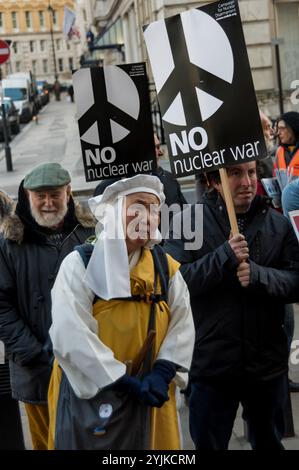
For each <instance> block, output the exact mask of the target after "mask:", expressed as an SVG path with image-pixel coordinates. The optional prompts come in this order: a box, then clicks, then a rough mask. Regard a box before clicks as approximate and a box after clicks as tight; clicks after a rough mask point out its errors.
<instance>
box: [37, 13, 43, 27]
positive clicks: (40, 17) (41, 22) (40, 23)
mask: <svg viewBox="0 0 299 470" xmlns="http://www.w3.org/2000/svg"><path fill="white" fill-rule="evenodd" d="M38 17H39V25H40V27H41V28H44V27H45V12H44V11H39V12H38Z"/></svg>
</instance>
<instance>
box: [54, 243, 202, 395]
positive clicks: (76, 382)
mask: <svg viewBox="0 0 299 470" xmlns="http://www.w3.org/2000/svg"><path fill="white" fill-rule="evenodd" d="M139 257H140V252H135V253H134V255H133V257H131V259H130V269H132V268H133V267H134V266H135V265H136V264H137V262H138V260H139ZM84 274H85V266H84V263H83V261H82V259H81V256H80V254H79V253H78V252H77V251H74V252H72V253H70V254H69V255H68V256H67V257H66V258H65V259H64V261H63V262H62V264H61V267H60V270H59V273H58V275H57V278H56V282H55V284H54V287H53V290H52V319H53V323H52V326H51V328H50V337H51V340H52V343H53V349H54V354H55V357H56V358H57V360H58V362H59V364H60V366H61V367H62V369H63V370H64V372H65V374H66V376H67V378H68V380H69V382H70V384H71V386H72V388H73V390H74V392H75V394H76V395H77V396H78V397H79V398H85V399H88V398H92V397H93V396H95V395H96V394H97V393H98V392H99V390H101V389H102V388H103V387H106V386H107V385H110V384H111V383H113V382H115V381H116V380H117V379H119V378H120V377H121V376H122V375H124V374H125V372H126V370H125V369H126V368H125V365H124V364H123V363H122V362H120V361H118V360H117V359H115V357H114V354H113V351H112V350H111V349H110V348H108V347H107V346H105V344H104V343H103V342H102V341H101V340H100V339H99V337H98V323H97V321H96V320H95V319H94V317H93V316H92V308H93V300H94V293H93V292H92V291H91V290H90V289H89V288H88V287H87V286H86V284H85V283H84V282H83V278H84ZM167 303H168V305H169V309H170V314H171V320H170V323H169V327H168V331H167V335H166V337H165V339H164V341H163V343H162V345H161V347H160V350H159V353H158V355H157V359H166V360H169V361H172V362H174V363H175V364H177V365H179V366H180V369H181V370H180V371H179V372H177V374H176V377H175V382H176V384H177V385H178V386H179V387H181V388H184V387H185V386H186V384H187V373H186V372H187V371H188V370H189V368H190V364H191V360H192V353H193V347H194V336H195V333H194V324H193V318H192V312H191V307H190V297H189V291H188V288H187V285H186V283H185V281H184V279H183V277H182V275H181V273H180V271H179V270H178V271H177V272H176V273H175V275H174V276H173V277H172V278H171V279H170V280H169V290H168V302H167Z"/></svg>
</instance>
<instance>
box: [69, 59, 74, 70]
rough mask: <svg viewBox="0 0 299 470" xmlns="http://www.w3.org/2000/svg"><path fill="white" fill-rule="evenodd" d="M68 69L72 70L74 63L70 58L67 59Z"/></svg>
mask: <svg viewBox="0 0 299 470" xmlns="http://www.w3.org/2000/svg"><path fill="white" fill-rule="evenodd" d="M69 69H70V70H71V71H72V70H73V69H74V61H73V58H72V57H69Z"/></svg>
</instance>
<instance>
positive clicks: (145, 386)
mask: <svg viewBox="0 0 299 470" xmlns="http://www.w3.org/2000/svg"><path fill="white" fill-rule="evenodd" d="M175 373H176V366H175V365H174V364H173V363H172V362H170V361H166V360H163V359H161V360H159V361H156V362H155V363H154V365H153V368H152V371H151V373H150V374H149V375H146V376H145V377H144V379H143V381H142V383H141V397H140V398H141V401H142V402H143V403H144V404H146V405H148V406H155V407H157V408H161V406H162V405H163V404H164V403H165V402H166V401H167V400H169V396H168V389H169V384H170V382H171V381H172V379H173V377H174V376H175Z"/></svg>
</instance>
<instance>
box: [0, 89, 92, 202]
mask: <svg viewBox="0 0 299 470" xmlns="http://www.w3.org/2000/svg"><path fill="white" fill-rule="evenodd" d="M75 113H76V107H75V104H74V103H69V102H68V101H67V100H66V95H64V94H62V98H61V101H53V98H52V101H50V103H49V104H48V105H46V106H45V107H44V108H43V109H42V111H41V112H40V113H39V115H38V124H36V122H34V121H31V122H30V123H29V124H27V125H26V126H25V127H24V128H23V129H22V131H21V132H20V134H18V135H17V136H16V137H15V138H14V139H13V141H12V142H11V144H10V148H11V154H12V164H13V171H12V172H7V171H6V159H5V152H4V150H2V151H1V152H0V188H1V189H2V190H3V191H5V192H6V193H7V194H9V195H10V196H12V197H14V198H16V197H17V190H18V186H19V184H20V181H21V180H22V179H23V178H24V176H25V174H26V173H28V172H29V171H30V170H31V169H32V168H33V167H34V166H36V165H39V164H40V163H43V162H58V163H60V164H61V165H62V166H64V167H66V168H67V169H68V170H69V172H70V174H71V177H72V188H73V191H74V192H77V191H79V192H83V191H87V192H88V193H92V192H93V189H94V188H95V187H96V185H97V183H96V182H93V183H87V182H86V181H85V176H84V170H83V160H82V156H81V146H80V140H79V130H78V125H77V121H76V117H75Z"/></svg>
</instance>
